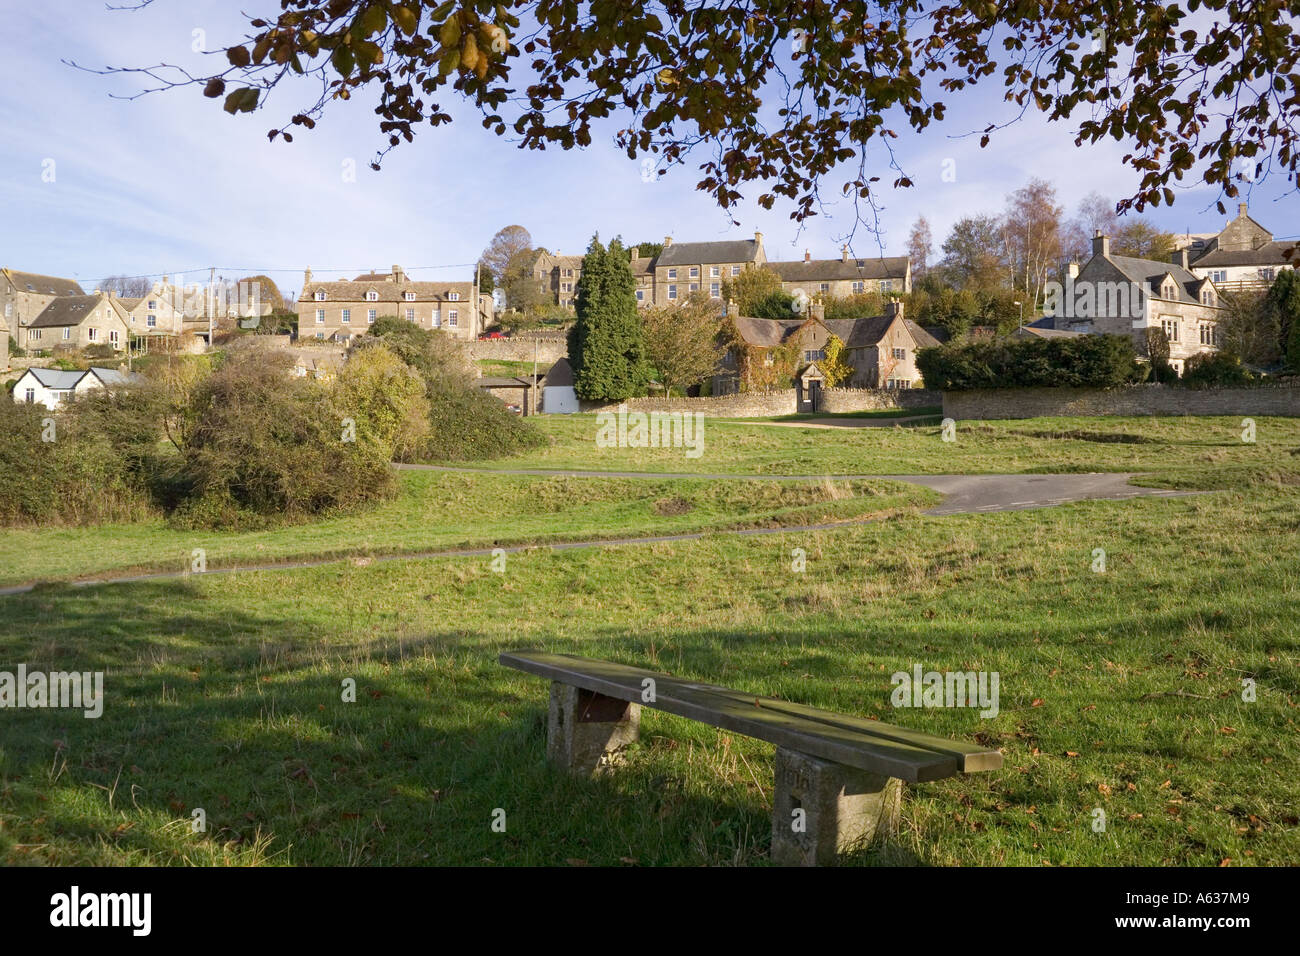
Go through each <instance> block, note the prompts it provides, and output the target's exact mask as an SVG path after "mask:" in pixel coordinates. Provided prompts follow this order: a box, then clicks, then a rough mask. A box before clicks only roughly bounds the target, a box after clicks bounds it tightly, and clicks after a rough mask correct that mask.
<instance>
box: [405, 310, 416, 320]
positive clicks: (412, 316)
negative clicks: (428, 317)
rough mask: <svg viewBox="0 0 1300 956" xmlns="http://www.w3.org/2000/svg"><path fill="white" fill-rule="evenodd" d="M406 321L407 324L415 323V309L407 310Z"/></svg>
mask: <svg viewBox="0 0 1300 956" xmlns="http://www.w3.org/2000/svg"><path fill="white" fill-rule="evenodd" d="M406 321H407V322H414V321H415V310H414V309H407V310H406Z"/></svg>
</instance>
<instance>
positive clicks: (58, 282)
mask: <svg viewBox="0 0 1300 956" xmlns="http://www.w3.org/2000/svg"><path fill="white" fill-rule="evenodd" d="M85 294H86V293H85V290H83V289H82V288H81V286H80V285H79V284H78V283H77V282H76V281H75V280H73V279H61V278H59V277H57V276H47V275H39V274H37V273H35V272H19V271H17V270H16V269H0V328H3V329H5V330H7V331H8V332H9V335H10V337H11V338H12V339H13V343H14V345H17V346H19V347H23V348H25V347H26V346H24V345H23V342H24V340H25V336H24V335H23V329H24V328H25V327H26V326H27V325H28V324H30V323H31V322H32V320H34V319H35V318H36V317H37V316H38V315H40V314H41V312H42V311H43V310H44V309H45V307H46V306H47V305H49V304H50V303H51V302H53V301H54V300H55V299H57V298H59V297H61V296H71V295H85Z"/></svg>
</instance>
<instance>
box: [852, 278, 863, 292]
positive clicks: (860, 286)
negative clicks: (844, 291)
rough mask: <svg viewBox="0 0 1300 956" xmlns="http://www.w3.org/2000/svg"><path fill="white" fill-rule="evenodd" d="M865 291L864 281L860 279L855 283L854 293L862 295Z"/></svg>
mask: <svg viewBox="0 0 1300 956" xmlns="http://www.w3.org/2000/svg"><path fill="white" fill-rule="evenodd" d="M864 291H865V289H864V286H863V283H862V282H861V281H858V282H855V283H853V294H854V295H861V294H862V293H863V292H864Z"/></svg>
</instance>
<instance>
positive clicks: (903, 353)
mask: <svg viewBox="0 0 1300 956" xmlns="http://www.w3.org/2000/svg"><path fill="white" fill-rule="evenodd" d="M891 351H892V352H893V354H894V358H896V359H898V360H900V361H902V360H903V359H905V358H907V349H892V350H891Z"/></svg>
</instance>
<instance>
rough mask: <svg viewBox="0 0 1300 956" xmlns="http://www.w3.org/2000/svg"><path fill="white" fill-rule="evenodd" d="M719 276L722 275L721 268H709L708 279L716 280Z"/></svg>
mask: <svg viewBox="0 0 1300 956" xmlns="http://www.w3.org/2000/svg"><path fill="white" fill-rule="evenodd" d="M721 275H722V267H721V266H709V278H710V279H716V278H718V277H719V276H721Z"/></svg>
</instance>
